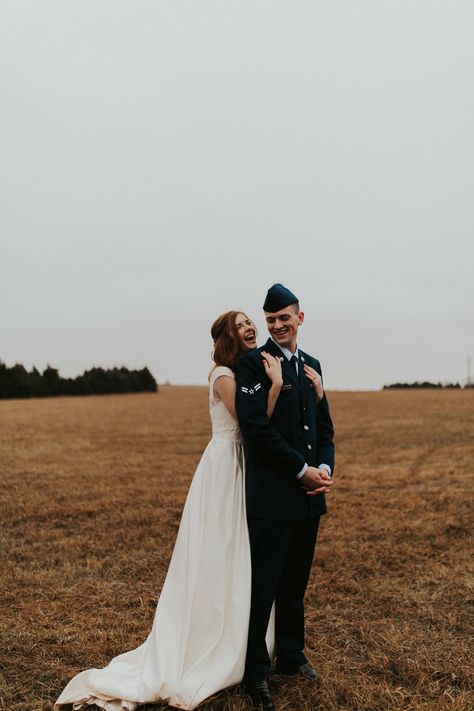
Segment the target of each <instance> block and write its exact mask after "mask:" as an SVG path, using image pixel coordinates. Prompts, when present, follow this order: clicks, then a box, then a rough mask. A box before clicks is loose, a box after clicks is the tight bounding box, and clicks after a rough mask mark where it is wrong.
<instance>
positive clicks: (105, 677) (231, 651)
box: [54, 366, 273, 711]
mask: <svg viewBox="0 0 474 711" xmlns="http://www.w3.org/2000/svg"><path fill="white" fill-rule="evenodd" d="M221 375H229V376H232V377H234V375H233V372H232V371H231V370H230V369H229V368H225V367H223V366H219V367H216V368H215V369H214V371H213V372H212V375H211V379H210V413H211V421H212V439H211V441H210V442H209V444H208V446H207V447H206V450H205V451H204V454H203V455H202V458H201V461H200V462H199V464H198V467H197V469H196V472H195V474H194V478H193V480H192V483H191V486H190V489H189V493H188V496H187V499H186V503H185V506H184V510H183V515H182V518H181V523H180V526H179V531H178V535H177V538H176V544H175V547H174V551H173V555H172V558H171V562H170V565H169V569H168V573H167V575H166V579H165V582H164V585H163V589H162V591H161V595H160V599H159V601H158V605H157V608H156V613H155V619H154V622H153V627H152V630H151V632H150V634H149V636H148V639H147V640H146V642H144V643H143V644H142V645H141V646H140V647H138V648H137V649H133V650H131V651H130V652H126V653H125V654H120V655H119V656H118V657H115V658H114V659H112V661H111V662H110V663H109V664H108V666H106V667H105V668H103V669H89V670H87V671H83V672H81V673H80V674H78V675H77V676H75V677H74V678H73V679H72V680H71V681H70V682H69V684H68V685H67V686H66V688H65V689H64V691H63V692H62V694H61V695H60V697H59V698H58V700H57V701H56V704H55V706H54V709H55V710H56V711H58V710H59V709H60V707H61V706H62V705H63V704H73V709H82V708H84V707H85V706H87V705H90V704H96V705H97V706H100V707H101V708H103V709H106V710H107V711H133V710H134V709H136V708H137V706H138V705H139V704H143V703H153V702H154V701H159V700H163V699H166V700H168V704H169V705H171V706H174V707H176V708H180V709H194V708H195V707H196V706H197V705H198V704H199V703H201V702H202V701H203V700H204V699H206V698H207V697H208V696H210V695H211V694H213V693H215V692H216V691H219V690H220V689H223V688H225V687H227V686H232V685H233V684H237V683H238V682H240V681H241V680H242V677H243V673H244V666H245V653H246V646H247V634H248V621H249V612H250V585H251V565H250V547H249V539H248V531H247V520H246V515H245V492H244V473H245V463H244V446H243V443H242V438H241V434H240V430H239V427H238V424H237V422H236V421H235V420H234V419H233V418H232V417H231V416H230V414H229V413H228V411H227V409H226V408H225V406H224V404H223V402H222V401H221V400H218V399H216V398H215V397H214V392H213V391H214V383H215V381H216V380H217V378H218V377H219V376H221ZM269 630H271V631H270V632H269V635H268V638H267V643H268V645H269V648H271V647H272V646H273V639H272V636H273V618H272V620H271V621H270V625H269Z"/></svg>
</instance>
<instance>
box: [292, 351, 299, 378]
mask: <svg viewBox="0 0 474 711" xmlns="http://www.w3.org/2000/svg"><path fill="white" fill-rule="evenodd" d="M297 362H298V358H297V357H296V356H295V355H292V356H291V358H290V363H291V365H292V366H293V370H294V371H295V373H296V375H298V370H297V369H296V364H297Z"/></svg>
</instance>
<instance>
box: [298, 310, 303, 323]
mask: <svg viewBox="0 0 474 711" xmlns="http://www.w3.org/2000/svg"><path fill="white" fill-rule="evenodd" d="M303 321H304V311H299V312H298V326H301V324H302V323H303Z"/></svg>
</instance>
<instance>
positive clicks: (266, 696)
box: [244, 681, 275, 711]
mask: <svg viewBox="0 0 474 711" xmlns="http://www.w3.org/2000/svg"><path fill="white" fill-rule="evenodd" d="M244 691H245V693H246V694H248V695H249V696H250V698H251V700H252V705H253V706H254V708H257V709H264V711H274V709H275V706H274V704H273V699H272V695H271V694H270V690H269V688H268V684H267V682H266V681H248V682H246V683H245V684H244Z"/></svg>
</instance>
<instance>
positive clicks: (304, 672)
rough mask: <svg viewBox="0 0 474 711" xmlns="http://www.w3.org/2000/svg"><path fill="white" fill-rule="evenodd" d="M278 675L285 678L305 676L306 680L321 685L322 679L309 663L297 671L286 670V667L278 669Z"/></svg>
mask: <svg viewBox="0 0 474 711" xmlns="http://www.w3.org/2000/svg"><path fill="white" fill-rule="evenodd" d="M275 671H276V673H277V674H282V675H283V676H303V677H304V678H305V679H310V680H311V681H313V682H314V683H315V684H316V683H320V681H321V679H320V677H319V674H318V673H317V672H316V671H315V670H314V669H313V667H312V666H311V664H310V663H309V662H306V663H305V664H302V665H301V666H300V667H298V668H297V669H285V667H283V668H281V667H278V665H277V667H276V669H275Z"/></svg>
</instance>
